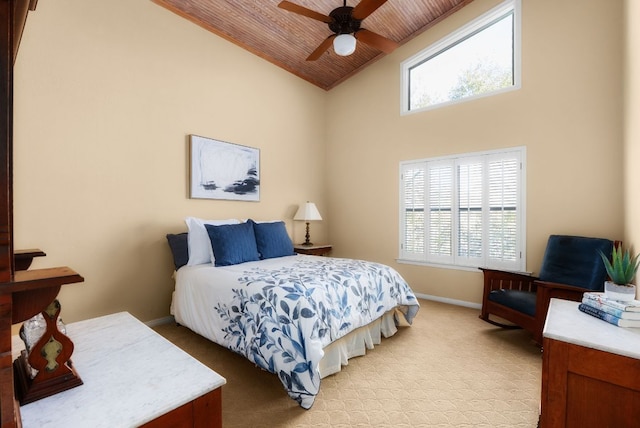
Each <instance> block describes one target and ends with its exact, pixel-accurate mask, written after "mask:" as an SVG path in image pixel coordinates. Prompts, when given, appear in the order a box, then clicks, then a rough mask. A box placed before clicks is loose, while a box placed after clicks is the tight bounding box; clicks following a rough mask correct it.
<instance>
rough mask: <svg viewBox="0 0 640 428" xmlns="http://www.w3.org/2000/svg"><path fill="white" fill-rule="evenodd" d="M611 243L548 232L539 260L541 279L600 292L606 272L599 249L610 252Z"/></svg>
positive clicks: (609, 253) (607, 253)
mask: <svg viewBox="0 0 640 428" xmlns="http://www.w3.org/2000/svg"><path fill="white" fill-rule="evenodd" d="M612 249H613V242H612V241H610V240H608V239H601V238H585V237H581V236H566V235H551V236H550V237H549V241H548V242H547V249H546V251H545V253H544V259H543V260H542V267H541V268H540V275H538V277H539V278H540V280H541V281H547V282H556V283H559V284H567V285H573V286H576V287H581V288H586V289H589V290H596V291H600V290H602V289H603V287H604V281H605V280H606V277H607V271H606V269H605V267H604V263H602V258H600V254H599V253H598V250H600V251H602V252H603V253H604V254H606V255H611V250H612Z"/></svg>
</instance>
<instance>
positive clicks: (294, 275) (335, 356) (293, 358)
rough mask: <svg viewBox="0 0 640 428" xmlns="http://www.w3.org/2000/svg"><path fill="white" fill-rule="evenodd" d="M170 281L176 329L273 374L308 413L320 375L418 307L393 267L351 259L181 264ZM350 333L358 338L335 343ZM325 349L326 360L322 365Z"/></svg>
mask: <svg viewBox="0 0 640 428" xmlns="http://www.w3.org/2000/svg"><path fill="white" fill-rule="evenodd" d="M175 280H176V289H175V292H174V295H173V301H172V309H171V312H172V314H173V315H174V316H175V318H176V321H177V322H178V323H180V324H183V325H185V326H187V327H189V328H190V329H191V330H193V331H195V332H196V333H198V334H200V335H202V336H204V337H206V338H208V339H210V340H212V341H214V342H216V343H218V344H220V345H222V346H225V347H227V348H229V349H231V350H233V351H235V352H238V353H240V354H242V355H244V356H245V357H247V358H248V359H249V360H250V361H252V362H254V363H255V364H256V365H258V366H259V367H261V368H263V369H265V370H268V371H270V372H273V373H276V374H277V375H278V376H279V378H280V380H281V381H282V383H283V385H284V387H285V389H286V390H287V391H288V393H289V395H290V396H291V397H292V398H293V399H295V400H296V401H298V402H299V403H300V405H301V406H302V407H303V408H307V409H308V408H310V407H311V405H312V404H313V401H314V399H315V396H316V394H317V392H318V389H319V385H320V378H321V377H322V376H323V375H327V374H331V373H335V372H336V371H338V370H339V368H340V365H341V364H345V363H346V359H347V358H349V357H351V356H355V355H361V354H363V353H364V348H363V344H364V345H366V346H367V347H371V346H373V344H375V343H379V340H380V333H381V331H382V334H384V335H385V336H387V335H391V334H393V333H395V324H396V323H397V322H400V321H404V322H405V323H407V324H410V323H411V320H412V319H413V317H414V316H415V314H416V313H417V311H418V308H419V305H418V302H417V299H416V298H415V296H414V295H413V292H412V291H411V289H410V288H409V286H408V285H407V283H406V282H405V281H404V280H403V279H402V277H401V276H400V275H399V274H398V273H397V272H396V271H395V270H394V269H392V268H390V267H388V266H385V265H381V264H378V263H372V262H364V261H359V260H351V259H336V258H330V257H316V256H305V255H297V256H288V257H279V258H274V259H266V260H261V261H256V262H248V263H242V264H237V265H232V266H224V267H214V266H212V265H211V264H204V265H197V266H184V267H182V268H180V269H179V270H178V271H177V272H176V273H175ZM402 318H404V320H402ZM365 326H366V327H365ZM354 330H357V335H358V336H359V339H358V340H354V339H352V338H347V339H343V340H339V339H341V338H343V337H344V336H346V335H347V334H349V333H350V332H352V331H354ZM354 336H355V335H354ZM334 342H335V343H334ZM332 343H334V344H333V345H330V344H332ZM349 344H350V345H351V346H348V345H349ZM349 347H350V348H351V349H348V348H349ZM323 348H326V350H332V351H333V353H332V356H331V357H329V356H327V358H324V359H323V355H324V354H325V352H324V351H323ZM321 360H322V362H321Z"/></svg>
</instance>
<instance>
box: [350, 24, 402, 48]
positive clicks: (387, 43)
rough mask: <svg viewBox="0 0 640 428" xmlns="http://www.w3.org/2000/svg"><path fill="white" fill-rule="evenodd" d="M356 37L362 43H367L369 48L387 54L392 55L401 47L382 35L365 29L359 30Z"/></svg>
mask: <svg viewBox="0 0 640 428" xmlns="http://www.w3.org/2000/svg"><path fill="white" fill-rule="evenodd" d="M355 37H356V39H358V40H359V41H361V42H362V43H366V44H368V45H369V46H372V47H374V48H376V49H379V50H381V51H382V52H384V53H386V54H390V53H391V52H393V51H394V50H395V49H396V48H397V47H398V46H400V45H398V44H397V43H396V42H394V41H393V40H390V39H387V38H386V37H382V36H381V35H380V34H376V33H374V32H373V31H369V30H365V29H364V28H361V29H359V30H358V31H357V32H356V33H355Z"/></svg>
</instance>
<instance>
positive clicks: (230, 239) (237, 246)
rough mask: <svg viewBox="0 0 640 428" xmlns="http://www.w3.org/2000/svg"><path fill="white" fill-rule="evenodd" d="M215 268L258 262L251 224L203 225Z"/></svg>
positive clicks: (258, 256) (258, 255)
mask: <svg viewBox="0 0 640 428" xmlns="http://www.w3.org/2000/svg"><path fill="white" fill-rule="evenodd" d="M204 227H205V228H206V229H207V233H208V234H209V239H210V240H211V248H212V249H213V255H214V256H215V265H216V266H230V265H237V264H240V263H244V262H252V261H256V260H260V254H258V247H257V246H256V236H255V234H254V233H253V225H252V224H251V223H240V224H226V225H223V226H213V225H210V224H205V225H204Z"/></svg>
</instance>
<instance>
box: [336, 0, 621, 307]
mask: <svg viewBox="0 0 640 428" xmlns="http://www.w3.org/2000/svg"><path fill="white" fill-rule="evenodd" d="M498 3H499V1H497V0H476V1H474V2H473V3H471V4H470V5H469V6H467V7H465V8H464V9H463V10H461V11H460V12H458V13H456V14H455V15H454V16H452V17H450V18H449V19H447V20H445V21H444V22H442V23H440V24H438V25H437V26H435V27H434V28H432V29H431V30H429V31H427V32H425V33H424V34H422V35H421V36H419V37H417V38H416V39H414V40H412V41H411V42H410V43H408V44H406V45H404V46H402V47H401V48H400V49H398V50H396V51H395V52H394V53H393V54H392V55H389V56H387V57H386V58H384V59H382V60H381V61H379V62H378V63H376V64H375V65H374V66H373V67H370V68H369V69H367V70H365V71H364V72H362V73H360V74H358V75H356V76H355V77H354V78H352V79H351V80H349V81H347V82H346V83H345V84H343V85H340V86H338V87H337V88H335V89H334V90H332V91H331V92H330V93H329V94H328V95H329V104H328V110H327V111H328V115H327V123H328V125H327V133H328V135H327V144H328V150H327V154H328V155H327V172H328V174H327V192H328V193H327V194H328V196H329V213H330V215H331V219H332V222H331V229H330V237H331V240H332V242H333V243H334V244H335V245H336V247H337V253H338V254H339V255H348V256H353V257H364V258H368V259H374V260H378V261H381V262H384V263H388V264H391V265H392V266H394V267H396V268H397V269H398V270H399V271H400V273H402V274H403V275H404V276H405V278H406V279H407V280H408V282H409V283H410V284H411V285H412V287H413V288H414V290H415V291H416V292H418V293H424V294H428V295H433V296H438V297H442V298H447V299H455V300H462V301H467V302H475V303H478V302H480V298H481V287H482V283H481V281H482V277H481V274H480V273H479V272H464V271H458V270H448V269H440V268H431V267H420V266H413V265H405V264H398V263H396V262H395V258H396V257H397V254H398V250H397V248H398V163H399V162H400V161H401V160H408V159H419V158H426V157H432V156H440V155H448V154H454V153H464V152H470V151H471V152H472V151H480V150H490V149H497V148H502V147H513V146H526V147H527V168H528V174H527V201H526V203H527V251H528V253H527V268H528V270H531V271H534V272H536V271H537V270H538V269H539V267H540V261H541V258H542V253H543V251H544V246H545V244H546V240H547V238H548V236H549V234H552V233H562V234H579V235H586V236H603V237H609V238H612V239H622V237H623V212H624V210H623V192H622V186H621V180H622V168H621V165H622V126H621V125H622V83H621V79H620V76H621V73H622V58H623V56H622V55H623V49H622V40H623V39H622V31H621V27H622V22H623V16H622V1H610V0H590V1H586V2H581V3H580V6H577V5H576V2H574V1H570V0H561V1H557V0H539V1H527V0H524V1H523V2H522V15H523V17H522V52H523V53H522V89H520V90H518V91H513V92H509V93H506V94H503V95H500V96H494V97H488V98H483V99H479V100H475V101H471V102H468V103H463V104H458V105H453V106H449V107H445V108H441V109H436V110H431V111H427V112H423V113H417V114H412V115H408V116H400V113H399V110H400V107H399V106H400V101H399V89H398V88H399V87H400V80H399V79H400V73H399V70H400V63H401V62H402V61H403V60H405V59H407V58H409V57H411V56H412V55H414V54H415V53H417V52H419V51H420V50H422V49H423V48H425V47H427V46H428V45H430V44H431V43H433V42H435V41H437V40H439V39H440V38H442V37H444V36H446V35H447V34H449V33H450V32H451V31H453V30H455V29H457V28H458V27H459V26H461V25H463V24H464V23H466V22H468V21H470V20H471V19H473V18H474V17H476V16H478V15H480V14H481V13H483V12H485V11H486V10H488V9H490V8H491V7H492V6H494V5H495V4H498Z"/></svg>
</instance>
